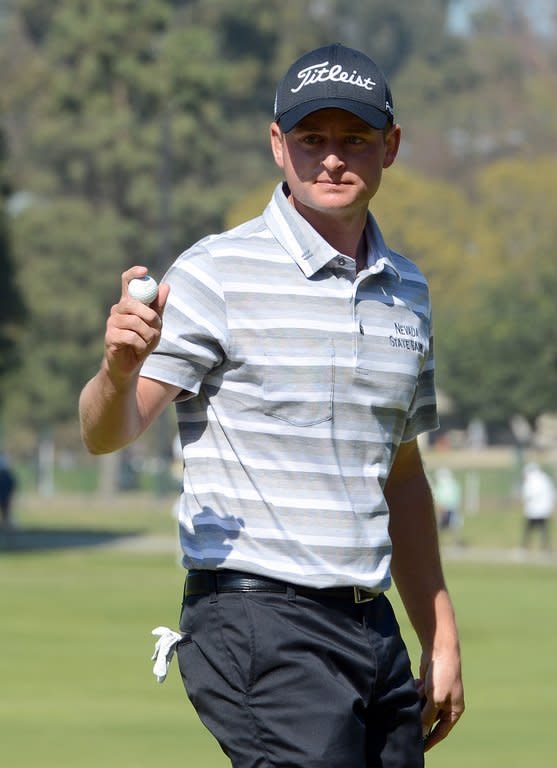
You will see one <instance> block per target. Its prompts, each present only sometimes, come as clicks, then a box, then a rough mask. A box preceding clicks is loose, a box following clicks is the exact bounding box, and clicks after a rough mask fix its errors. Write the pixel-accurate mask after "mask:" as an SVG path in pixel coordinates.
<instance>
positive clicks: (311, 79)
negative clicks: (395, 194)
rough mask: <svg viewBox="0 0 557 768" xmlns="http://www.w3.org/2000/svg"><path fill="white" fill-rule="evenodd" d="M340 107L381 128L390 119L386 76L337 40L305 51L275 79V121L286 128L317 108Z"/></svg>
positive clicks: (389, 94)
mask: <svg viewBox="0 0 557 768" xmlns="http://www.w3.org/2000/svg"><path fill="white" fill-rule="evenodd" d="M331 107H334V108H336V109H344V110H346V111H347V112H352V114H354V115H357V116H358V117H360V118H361V119H362V120H363V121H364V122H366V123H368V124H369V125H371V126H372V128H377V129H379V130H382V129H383V128H384V127H385V126H386V125H387V122H393V121H394V110H393V99H392V96H391V90H390V88H389V85H388V83H387V79H386V77H385V75H384V74H383V72H382V71H381V69H380V68H379V67H378V66H377V64H376V63H375V62H374V61H372V60H371V59H370V58H369V57H368V56H366V55H365V54H364V53H361V52H360V51H356V50H354V49H353V48H347V47H346V46H344V45H340V43H335V44H334V45H326V46H324V47H323V48H316V49H315V50H313V51H310V52H309V53H305V54H304V55H303V56H301V57H300V58H299V59H298V60H297V61H295V62H294V64H292V66H291V67H290V69H289V70H288V72H287V73H286V75H285V76H284V78H283V79H282V80H281V82H280V83H279V86H278V89H277V94H276V98H275V121H276V122H277V123H278V124H279V126H280V127H281V129H282V130H283V131H284V132H285V133H288V131H291V130H292V128H294V126H295V125H297V124H298V123H299V122H300V120H302V119H303V118H304V117H306V116H307V115H309V114H311V113H312V112H317V110H319V109H330V108H331Z"/></svg>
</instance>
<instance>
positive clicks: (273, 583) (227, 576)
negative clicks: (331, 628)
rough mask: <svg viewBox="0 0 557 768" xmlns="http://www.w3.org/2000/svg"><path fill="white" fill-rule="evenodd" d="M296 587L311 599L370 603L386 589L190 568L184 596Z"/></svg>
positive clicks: (279, 589) (283, 592)
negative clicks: (320, 585)
mask: <svg viewBox="0 0 557 768" xmlns="http://www.w3.org/2000/svg"><path fill="white" fill-rule="evenodd" d="M289 590H292V591H293V592H294V593H295V594H296V595H302V596H304V597H311V598H314V599H315V598H331V599H334V600H348V601H349V602H351V603H367V602H369V601H370V600H374V599H375V598H376V597H378V596H379V595H381V594H382V592H373V591H372V590H368V589H362V588H360V587H328V588H325V589H318V588H317V587H304V586H302V585H300V584H288V583H287V582H285V581H279V580H278V579H269V578H267V577H265V576H255V575H254V574H251V573H243V572H242V571H224V570H223V571H188V575H187V577H186V584H185V587H184V595H185V596H186V597H194V596H198V595H210V594H218V593H219V592H278V593H282V594H285V593H286V592H288V591H289Z"/></svg>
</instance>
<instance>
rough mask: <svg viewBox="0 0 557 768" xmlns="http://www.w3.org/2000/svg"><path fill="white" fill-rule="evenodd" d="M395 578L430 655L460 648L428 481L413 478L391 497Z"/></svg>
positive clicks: (423, 647) (424, 647)
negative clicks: (441, 646) (436, 648)
mask: <svg viewBox="0 0 557 768" xmlns="http://www.w3.org/2000/svg"><path fill="white" fill-rule="evenodd" d="M390 506H391V508H392V511H391V523H390V526H391V538H392V540H393V559H392V574H393V578H394V581H395V584H396V586H397V589H398V591H399V594H400V596H401V599H402V601H403V603H404V607H405V609H406V611H407V613H408V617H409V619H410V621H411V622H412V625H413V627H414V629H415V631H416V634H417V636H418V638H419V640H420V643H421V646H422V649H423V650H424V652H426V653H431V652H432V650H433V649H434V648H435V647H436V646H439V645H443V646H444V647H450V646H452V647H454V648H456V647H458V634H457V629H456V622H455V617H454V611H453V607H452V603H451V599H450V597H449V594H448V591H447V588H446V584H445V579H444V576H443V570H442V565H441V559H440V554H439V543H438V537H437V524H436V520H435V515H434V509H433V500H432V497H431V492H430V490H429V486H428V484H427V481H426V479H425V477H423V478H420V477H416V478H413V479H409V480H408V481H407V482H406V483H405V485H404V486H402V487H399V488H397V490H396V492H395V493H394V494H392V495H391V500H390Z"/></svg>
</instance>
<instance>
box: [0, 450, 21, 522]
mask: <svg viewBox="0 0 557 768" xmlns="http://www.w3.org/2000/svg"><path fill="white" fill-rule="evenodd" d="M16 486H17V481H16V476H15V474H14V472H13V470H12V468H11V467H10V463H9V461H8V458H7V456H5V454H3V453H0V528H4V529H5V530H10V529H11V528H13V527H14V524H13V520H12V501H13V495H14V492H15V489H16Z"/></svg>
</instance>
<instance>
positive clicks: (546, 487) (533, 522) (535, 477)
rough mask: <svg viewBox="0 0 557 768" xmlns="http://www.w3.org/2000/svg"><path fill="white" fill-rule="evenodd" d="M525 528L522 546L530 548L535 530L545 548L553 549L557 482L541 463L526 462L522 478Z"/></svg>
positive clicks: (547, 549)
mask: <svg viewBox="0 0 557 768" xmlns="http://www.w3.org/2000/svg"><path fill="white" fill-rule="evenodd" d="M522 504H523V512H524V529H523V533H522V547H523V548H524V549H528V548H529V546H530V539H531V537H532V534H533V532H534V531H535V530H537V531H538V532H539V534H540V539H541V544H542V547H543V549H545V550H546V551H549V550H550V549H551V536H550V531H549V524H550V520H551V516H552V514H553V508H554V507H555V484H554V483H553V480H552V479H551V477H550V476H549V475H548V474H547V473H546V472H544V471H543V469H542V468H541V467H540V465H539V464H536V463H535V462H530V463H528V464H526V466H525V467H524V471H523V479H522Z"/></svg>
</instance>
